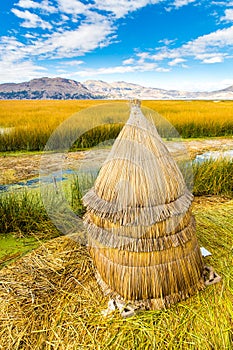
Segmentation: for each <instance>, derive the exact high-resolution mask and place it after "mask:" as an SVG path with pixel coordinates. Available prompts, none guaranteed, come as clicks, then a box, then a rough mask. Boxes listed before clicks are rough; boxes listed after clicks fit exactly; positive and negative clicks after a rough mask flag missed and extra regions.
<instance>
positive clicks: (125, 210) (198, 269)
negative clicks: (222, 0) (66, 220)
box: [83, 105, 203, 308]
mask: <svg viewBox="0 0 233 350" xmlns="http://www.w3.org/2000/svg"><path fill="white" fill-rule="evenodd" d="M192 198H193V196H192V194H191V193H190V192H189V191H188V189H187V188H186V185H185V181H184V179H183V176H182V174H181V172H180V170H179V168H178V166H177V164H176V162H175V161H174V159H173V158H172V157H171V155H170V153H169V151H168V150H167V148H166V146H165V144H164V143H163V141H162V139H161V138H160V136H159V135H158V132H157V130H156V128H155V126H154V124H153V123H151V122H149V121H148V120H147V119H146V118H145V117H144V116H143V114H142V112H141V110H140V108H139V106H138V105H133V106H132V108H131V114H130V118H129V120H128V121H127V123H126V124H125V126H124V128H123V129H122V131H121V132H120V134H119V136H118V138H117V139H116V141H115V143H114V145H113V147H112V149H111V152H110V153H109V156H108V158H107V159H106V161H105V162H104V164H103V166H102V168H101V170H100V172H99V175H98V177H97V179H96V182H95V184H94V187H93V188H92V189H91V190H90V191H89V192H88V193H87V194H86V195H85V196H84V198H83V202H84V204H85V205H86V206H87V214H86V216H85V219H84V221H85V223H86V226H87V229H88V237H89V246H90V252H91V255H92V257H93V259H94V261H95V264H96V267H97V270H98V272H99V274H100V277H101V279H102V280H103V284H106V286H108V287H110V289H111V290H112V291H114V292H116V293H118V294H120V295H121V296H123V297H124V298H125V299H127V300H140V299H152V300H156V302H155V305H154V308H158V307H160V306H161V303H162V304H163V305H168V304H170V303H172V302H175V301H178V300H180V299H182V298H186V297H187V296H189V295H191V294H193V293H194V292H195V291H196V290H198V289H200V288H201V286H202V281H201V274H202V269H203V264H202V260H201V254H200V249H199V246H198V244H197V240H196V236H195V222H194V219H193V217H192V215H191V209H190V206H191V203H192Z"/></svg>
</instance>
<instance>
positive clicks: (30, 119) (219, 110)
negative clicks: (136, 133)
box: [0, 100, 233, 151]
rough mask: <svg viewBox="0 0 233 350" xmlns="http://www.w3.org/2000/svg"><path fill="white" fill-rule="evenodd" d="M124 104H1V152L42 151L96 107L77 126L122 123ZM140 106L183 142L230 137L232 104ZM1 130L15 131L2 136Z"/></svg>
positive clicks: (151, 103) (232, 131)
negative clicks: (67, 124) (64, 126)
mask: <svg viewBox="0 0 233 350" xmlns="http://www.w3.org/2000/svg"><path fill="white" fill-rule="evenodd" d="M127 104H128V102H127V101H125V102H124V101H100V100H66V101H54V100H34V101H25V100H21V101H15V100H12V101H0V131H1V132H0V151H17V150H22V149H23V150H31V151H33V150H34V151H36V150H41V149H43V147H44V145H45V144H46V141H47V139H48V137H49V135H50V134H51V133H52V131H53V130H54V129H55V128H56V127H57V126H58V125H59V124H60V123H61V122H63V121H64V120H65V119H67V118H68V117H70V116H72V115H73V114H74V113H77V112H79V111H81V110H83V109H86V108H88V107H93V106H97V105H98V106H99V107H98V108H97V109H96V111H94V110H91V111H89V112H88V113H89V114H88V113H84V114H80V126H81V125H82V126H84V124H86V122H87V121H88V122H90V119H92V120H95V122H98V121H99V122H100V123H103V122H105V123H109V122H111V123H112V122H114V121H115V122H120V121H122V122H124V121H125V111H126V110H127V109H128V106H127ZM100 105H104V106H106V107H103V108H102V107H101V106H100ZM120 105H121V106H124V107H120ZM117 106H119V108H123V109H124V113H123V114H122V111H121V112H119V113H118V110H117V109H118V107H117ZM142 106H143V107H147V108H150V109H152V110H154V111H156V112H157V113H159V114H160V115H161V116H162V117H164V118H166V119H167V120H168V121H169V122H170V123H171V124H173V126H174V127H175V128H176V129H177V131H178V132H179V133H180V134H181V136H182V137H184V138H190V137H194V138H197V137H217V136H232V135H233V101H221V102H218V103H216V102H213V101H191V102H189V101H143V102H142ZM101 108H102V109H104V113H102V112H101ZM113 109H114V111H113ZM123 109H122V110H123ZM119 111H120V109H119ZM117 114H119V115H117ZM87 124H88V123H87ZM3 128H14V129H7V130H8V131H7V132H5V133H4V132H3ZM9 130H10V131H9Z"/></svg>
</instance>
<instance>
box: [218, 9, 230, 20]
mask: <svg viewBox="0 0 233 350" xmlns="http://www.w3.org/2000/svg"><path fill="white" fill-rule="evenodd" d="M220 19H221V21H227V22H232V21H233V9H226V10H225V16H223V17H221V18H220Z"/></svg>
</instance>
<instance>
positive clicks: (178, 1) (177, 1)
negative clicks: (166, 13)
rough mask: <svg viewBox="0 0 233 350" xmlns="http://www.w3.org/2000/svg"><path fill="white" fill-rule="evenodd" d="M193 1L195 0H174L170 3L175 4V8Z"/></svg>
mask: <svg viewBox="0 0 233 350" xmlns="http://www.w3.org/2000/svg"><path fill="white" fill-rule="evenodd" d="M195 1H196V0H175V1H174V3H173V4H172V5H173V6H175V7H176V8H180V7H183V6H186V5H188V4H191V3H192V2H195Z"/></svg>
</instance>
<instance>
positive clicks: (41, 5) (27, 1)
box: [15, 0, 57, 13]
mask: <svg viewBox="0 0 233 350" xmlns="http://www.w3.org/2000/svg"><path fill="white" fill-rule="evenodd" d="M15 6H18V7H21V8H24V9H39V10H44V11H46V12H48V13H54V12H57V9H56V7H54V6H52V5H50V1H48V0H43V1H40V2H36V1H32V0H19V2H18V3H17V4H15Z"/></svg>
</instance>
